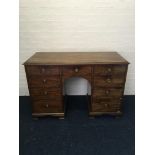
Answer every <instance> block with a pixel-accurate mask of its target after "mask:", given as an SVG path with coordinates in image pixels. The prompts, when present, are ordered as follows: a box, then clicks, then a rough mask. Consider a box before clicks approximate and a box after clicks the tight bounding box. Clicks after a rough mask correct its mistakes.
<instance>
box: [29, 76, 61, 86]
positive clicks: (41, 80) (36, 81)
mask: <svg viewBox="0 0 155 155" xmlns="http://www.w3.org/2000/svg"><path fill="white" fill-rule="evenodd" d="M28 83H29V87H30V88H33V87H60V79H59V78H56V77H50V76H48V77H41V76H39V77H36V76H33V77H30V78H29V79H28Z"/></svg>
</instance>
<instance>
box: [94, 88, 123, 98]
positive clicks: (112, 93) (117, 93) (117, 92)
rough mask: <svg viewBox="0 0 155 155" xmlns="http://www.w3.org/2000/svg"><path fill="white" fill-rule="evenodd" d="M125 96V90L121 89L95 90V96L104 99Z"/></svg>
mask: <svg viewBox="0 0 155 155" xmlns="http://www.w3.org/2000/svg"><path fill="white" fill-rule="evenodd" d="M122 95H123V89H121V88H98V89H96V88H95V89H94V90H93V96H94V97H96V96H104V97H121V96H122Z"/></svg>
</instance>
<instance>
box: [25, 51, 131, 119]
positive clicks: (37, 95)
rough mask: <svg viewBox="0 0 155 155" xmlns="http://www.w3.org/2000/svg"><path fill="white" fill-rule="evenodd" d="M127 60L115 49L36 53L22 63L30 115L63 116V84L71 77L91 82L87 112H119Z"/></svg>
mask: <svg viewBox="0 0 155 155" xmlns="http://www.w3.org/2000/svg"><path fill="white" fill-rule="evenodd" d="M128 64H129V63H128V62H127V61H126V60H125V59H124V58H122V57H121V56H120V55H119V54H117V53H116V52H63V53H62V52H60V53H54V52H38V53H35V54H34V55H33V56H32V57H31V58H30V59H28V60H27V61H26V62H25V63H24V66H25V71H26V77H27V82H28V88H29V92H30V96H31V98H32V115H33V116H46V115H51V116H59V117H62V118H63V117H64V113H65V109H64V99H63V85H64V81H65V80H66V79H68V78H70V77H83V78H85V79H87V80H88V81H89V82H90V84H91V94H92V95H91V97H88V102H89V104H88V105H89V106H88V108H89V115H90V116H95V115H102V114H111V115H120V114H121V113H122V110H121V109H122V108H121V107H122V96H123V93H124V86H125V81H126V75H127V68H128Z"/></svg>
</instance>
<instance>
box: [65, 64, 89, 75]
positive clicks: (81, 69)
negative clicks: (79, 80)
mask: <svg viewBox="0 0 155 155" xmlns="http://www.w3.org/2000/svg"><path fill="white" fill-rule="evenodd" d="M62 74H63V76H64V77H70V76H85V75H91V66H64V67H63V71H62Z"/></svg>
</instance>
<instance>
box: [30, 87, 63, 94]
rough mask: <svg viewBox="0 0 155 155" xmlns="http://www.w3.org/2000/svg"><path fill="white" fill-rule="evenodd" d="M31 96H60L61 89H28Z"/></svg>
mask: <svg viewBox="0 0 155 155" xmlns="http://www.w3.org/2000/svg"><path fill="white" fill-rule="evenodd" d="M30 94H31V96H60V94H61V89H60V88H53V87H47V88H30Z"/></svg>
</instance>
